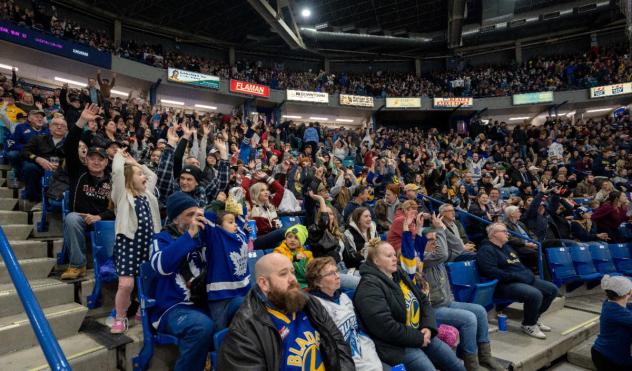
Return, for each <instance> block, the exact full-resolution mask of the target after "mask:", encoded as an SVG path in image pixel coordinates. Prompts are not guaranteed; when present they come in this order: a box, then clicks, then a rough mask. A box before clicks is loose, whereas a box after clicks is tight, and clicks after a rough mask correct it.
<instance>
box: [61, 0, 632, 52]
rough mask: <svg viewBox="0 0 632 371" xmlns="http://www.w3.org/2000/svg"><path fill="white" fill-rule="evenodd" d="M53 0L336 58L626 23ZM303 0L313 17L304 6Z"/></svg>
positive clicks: (214, 2) (540, 2) (555, 0)
mask: <svg viewBox="0 0 632 371" xmlns="http://www.w3.org/2000/svg"><path fill="white" fill-rule="evenodd" d="M52 2H53V3H56V4H58V5H62V6H67V7H74V8H81V7H83V8H85V9H84V11H85V12H88V11H89V10H90V9H92V10H93V11H94V12H99V13H100V14H101V17H102V18H103V17H105V18H107V17H110V18H120V19H122V21H123V24H124V27H133V28H135V29H143V25H146V26H147V27H148V28H151V29H152V30H153V31H154V32H156V30H157V29H159V30H162V31H161V32H162V33H163V35H165V36H170V35H171V36H172V37H174V38H175V37H177V38H178V40H181V41H182V42H188V43H194V44H195V43H197V44H201V45H209V46H215V47H227V46H234V47H236V48H240V50H252V51H267V52H270V53H277V52H283V53H286V54H287V53H289V54H293V55H296V56H312V57H313V56H315V55H319V56H320V57H333V58H335V57H353V56H370V55H373V56H388V57H393V58H415V57H417V56H420V55H450V54H454V53H457V52H458V50H459V49H460V48H467V47H471V46H476V45H480V44H485V43H499V42H511V41H512V40H515V39H517V38H520V37H534V36H537V35H542V37H545V36H546V35H548V34H553V33H556V32H563V31H564V30H569V29H572V30H573V32H582V31H586V32H589V31H590V30H596V29H599V28H601V27H608V26H610V25H612V24H613V23H614V24H623V25H624V24H625V22H624V21H622V19H623V16H622V14H621V12H620V11H619V9H618V6H617V5H615V3H616V1H605V2H604V0H187V1H184V2H183V1H175V0H135V1H130V0H107V1H105V0H57V1H52ZM305 8H309V9H310V11H311V15H310V17H309V18H306V17H303V16H302V15H301V12H302V10H303V9H305ZM556 14H557V15H556ZM523 15H524V17H523ZM521 17H522V18H521ZM521 22H522V23H521ZM170 30H173V32H171V31H170ZM176 32H177V33H176ZM184 35H186V36H188V37H184Z"/></svg>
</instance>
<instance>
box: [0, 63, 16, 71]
mask: <svg viewBox="0 0 632 371" xmlns="http://www.w3.org/2000/svg"><path fill="white" fill-rule="evenodd" d="M0 68H2V69H3V70H9V71H11V70H13V66H9V65H8V64H2V63H0ZM15 70H16V71H17V70H18V68H17V67H15Z"/></svg>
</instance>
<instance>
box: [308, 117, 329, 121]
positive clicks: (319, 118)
mask: <svg viewBox="0 0 632 371" xmlns="http://www.w3.org/2000/svg"><path fill="white" fill-rule="evenodd" d="M309 119H310V120H316V121H327V120H329V119H328V118H327V117H316V116H312V117H310V118H309Z"/></svg>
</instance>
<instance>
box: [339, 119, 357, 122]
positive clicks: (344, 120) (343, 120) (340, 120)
mask: <svg viewBox="0 0 632 371" xmlns="http://www.w3.org/2000/svg"><path fill="white" fill-rule="evenodd" d="M336 121H337V122H353V120H351V119H336Z"/></svg>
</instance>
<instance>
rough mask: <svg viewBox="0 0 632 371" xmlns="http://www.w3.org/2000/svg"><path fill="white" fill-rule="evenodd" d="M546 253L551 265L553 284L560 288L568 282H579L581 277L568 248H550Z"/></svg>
mask: <svg viewBox="0 0 632 371" xmlns="http://www.w3.org/2000/svg"><path fill="white" fill-rule="evenodd" d="M544 251H545V253H546V257H547V261H548V263H549V270H550V271H551V277H552V278H553V283H555V284H556V285H557V286H558V287H559V286H562V285H563V284H565V283H567V282H572V281H577V280H579V276H578V275H577V272H576V271H575V266H574V265H573V259H572V258H571V254H570V252H569V251H568V248H566V247H549V248H547V249H545V250H544Z"/></svg>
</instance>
